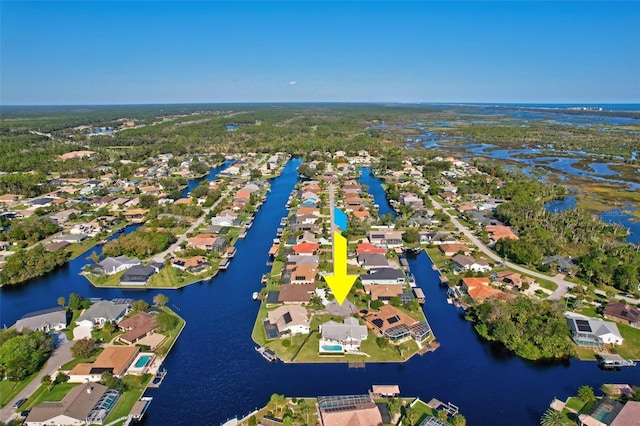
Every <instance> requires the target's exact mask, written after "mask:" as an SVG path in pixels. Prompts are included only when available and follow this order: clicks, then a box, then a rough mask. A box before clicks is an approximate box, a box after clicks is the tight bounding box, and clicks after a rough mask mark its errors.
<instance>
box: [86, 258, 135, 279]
mask: <svg viewBox="0 0 640 426" xmlns="http://www.w3.org/2000/svg"><path fill="white" fill-rule="evenodd" d="M140 263H141V262H140V260H139V259H136V258H135V257H134V258H129V257H127V256H125V255H122V256H116V257H107V258H105V259H104V260H102V261H101V262H99V263H96V264H95V265H94V266H93V267H92V268H91V269H92V270H94V271H96V272H99V273H104V274H107V275H113V274H117V273H118V272H121V271H124V270H126V269H129V268H132V267H133V266H136V265H140Z"/></svg>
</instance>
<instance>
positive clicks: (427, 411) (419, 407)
mask: <svg viewBox="0 0 640 426" xmlns="http://www.w3.org/2000/svg"><path fill="white" fill-rule="evenodd" d="M403 399H404V401H406V403H407V406H408V405H409V404H410V403H411V402H413V398H403ZM413 408H414V410H416V412H417V413H418V421H417V424H420V422H421V421H422V420H423V419H424V418H425V417H427V416H434V417H437V416H438V413H437V412H436V410H434V409H433V408H431V407H429V406H428V405H427V404H426V403H425V402H424V401H422V400H420V401H418V402H416V403H415V404H414V405H413Z"/></svg>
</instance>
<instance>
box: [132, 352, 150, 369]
mask: <svg viewBox="0 0 640 426" xmlns="http://www.w3.org/2000/svg"><path fill="white" fill-rule="evenodd" d="M149 361H151V355H142V356H141V357H140V358H138V360H137V361H136V364H135V365H134V367H135V368H142V367H146V366H147V364H149Z"/></svg>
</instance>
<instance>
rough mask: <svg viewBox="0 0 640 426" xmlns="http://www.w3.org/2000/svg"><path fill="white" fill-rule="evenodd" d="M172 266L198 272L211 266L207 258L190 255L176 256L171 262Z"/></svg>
mask: <svg viewBox="0 0 640 426" xmlns="http://www.w3.org/2000/svg"><path fill="white" fill-rule="evenodd" d="M171 264H172V265H173V267H174V268H177V269H181V270H183V271H187V272H191V273H194V274H199V273H200V272H203V271H205V270H207V269H209V268H210V267H211V265H210V264H209V263H208V262H207V258H206V257H204V256H192V257H188V258H180V257H177V258H175V259H173V262H172V263H171Z"/></svg>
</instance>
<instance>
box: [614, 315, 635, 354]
mask: <svg viewBox="0 0 640 426" xmlns="http://www.w3.org/2000/svg"><path fill="white" fill-rule="evenodd" d="M618 330H620V334H621V335H622V337H623V338H624V343H623V344H622V345H620V346H619V347H616V349H615V351H616V352H617V353H618V354H619V355H620V356H622V357H624V358H627V359H634V360H640V329H637V328H633V327H631V326H628V325H626V324H620V323H618Z"/></svg>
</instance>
